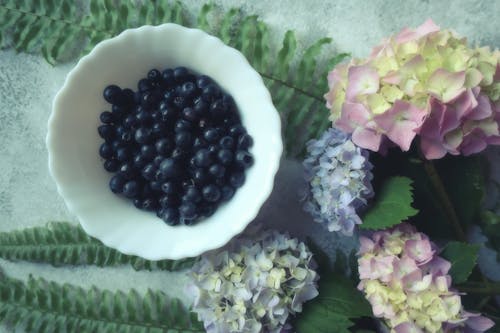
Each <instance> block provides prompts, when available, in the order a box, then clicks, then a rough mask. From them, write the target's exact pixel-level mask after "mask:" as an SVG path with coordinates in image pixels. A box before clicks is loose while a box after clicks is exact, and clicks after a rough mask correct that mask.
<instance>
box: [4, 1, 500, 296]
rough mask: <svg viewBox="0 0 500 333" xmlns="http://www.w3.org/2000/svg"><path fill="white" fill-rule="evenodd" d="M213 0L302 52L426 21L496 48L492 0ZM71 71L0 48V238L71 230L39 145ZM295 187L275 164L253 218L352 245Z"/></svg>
mask: <svg viewBox="0 0 500 333" xmlns="http://www.w3.org/2000/svg"><path fill="white" fill-rule="evenodd" d="M184 3H185V4H186V6H188V7H189V8H191V9H193V10H195V9H197V8H199V7H200V6H201V4H202V2H201V1H198V0H187V1H184ZM215 3H217V4H219V5H220V6H222V7H223V8H229V7H242V8H243V10H244V12H245V13H248V14H258V15H259V16H260V17H261V18H262V19H263V20H264V21H265V22H267V23H268V24H269V25H270V26H271V28H272V33H273V39H274V40H276V41H279V40H280V39H281V36H282V35H283V33H284V32H285V31H286V30H287V29H294V30H295V31H296V33H297V37H298V39H299V44H301V45H308V44H310V43H311V42H312V41H314V40H316V39H317V38H321V37H325V36H329V37H332V38H333V40H334V47H335V49H336V50H338V51H341V52H351V53H352V54H353V55H354V56H365V55H367V54H368V52H369V49H370V48H371V46H372V45H374V44H376V43H378V42H379V41H380V40H381V38H383V37H384V36H387V35H389V34H392V33H395V32H397V31H399V30H400V29H401V28H402V27H404V26H416V25H418V24H420V23H422V22H423V21H424V20H425V19H427V18H428V17H431V18H433V19H434V20H435V22H436V23H437V24H439V25H441V26H442V27H449V28H453V29H455V30H456V31H457V32H459V33H460V34H462V35H464V36H468V37H469V39H470V40H471V41H472V42H473V43H478V44H481V45H490V46H493V47H499V46H500V34H499V33H498V31H500V21H498V14H499V13H500V1H499V0H485V1H479V0H455V1H451V0H449V1H440V0H434V1H424V0H422V1H417V0H408V1H397V0H392V1H388V0H386V1H383V0H376V1H366V0H355V1H337V0H327V1H326V0H310V1H303V0H293V1H292V0H288V1H285V0H282V1H263V0H254V1H244V0H216V1H215ZM72 66H74V63H70V64H67V65H62V66H56V67H52V66H50V65H48V64H47V63H46V62H45V61H44V60H43V58H42V57H40V56H32V55H26V54H16V53H15V52H13V51H0V142H1V144H0V221H1V223H0V231H7V230H12V229H19V228H24V227H28V226H37V225H43V224H44V223H46V222H47V221H49V220H59V221H60V220H67V221H71V222H74V223H76V219H75V217H74V216H72V215H71V214H70V213H69V212H68V211H67V209H66V207H65V206H64V203H63V201H62V199H61V198H60V197H59V196H58V194H57V192H56V189H55V185H54V183H53V181H52V179H51V178H50V176H49V174H48V169H47V152H46V149H45V142H44V141H45V135H46V123H47V119H48V116H49V113H50V110H51V102H52V99H53V97H54V95H55V93H56V92H57V90H58V89H59V88H60V87H61V85H62V83H63V81H64V77H65V75H66V73H67V72H68V71H69V70H70V69H71V68H72ZM300 182H301V181H300V165H299V164H297V163H293V162H289V161H287V162H285V163H283V166H282V169H281V170H280V173H279V175H278V177H277V183H276V188H275V192H274V193H273V196H272V198H271V199H270V201H269V202H268V203H267V204H266V205H265V206H264V209H263V212H262V213H261V215H260V216H259V220H261V221H263V222H266V223H271V224H272V225H276V226H278V227H279V228H280V229H289V230H291V232H292V233H293V234H312V235H313V236H314V238H315V239H316V240H317V241H318V242H319V243H321V244H322V245H323V246H324V247H325V248H326V249H327V250H328V251H329V252H330V253H332V252H333V251H334V249H335V248H336V247H338V246H340V247H352V242H351V241H349V240H346V239H341V237H337V236H332V235H330V234H328V233H324V232H322V230H321V229H319V228H318V226H317V225H315V224H313V223H311V222H310V220H309V219H308V218H307V216H306V215H305V214H303V213H302V212H301V210H300V207H299V205H298V202H297V198H298V195H297V192H295V189H296V188H297V187H298V186H299V185H300ZM0 266H1V267H2V268H3V269H4V270H5V272H6V273H7V274H9V275H10V276H13V277H17V278H22V279H25V278H27V276H28V275H29V274H34V275H37V276H43V277H45V278H47V279H50V280H56V281H60V282H71V283H73V284H77V285H81V286H90V285H93V284H95V285H98V286H100V287H103V288H109V289H123V290H127V289H129V288H131V287H135V288H137V289H139V290H140V291H145V290H146V289H147V288H152V289H161V290H164V291H165V292H167V293H169V294H171V295H173V296H177V297H180V298H181V299H183V300H184V301H186V299H185V297H184V296H183V293H182V286H183V284H184V283H185V281H186V276H185V273H183V272H180V273H168V272H152V273H147V272H134V271H133V270H132V269H131V268H129V267H120V268H106V269H100V268H94V267H84V268H82V267H77V268H57V269H56V268H53V267H51V266H47V265H37V264H26V263H8V262H5V261H3V260H0Z"/></svg>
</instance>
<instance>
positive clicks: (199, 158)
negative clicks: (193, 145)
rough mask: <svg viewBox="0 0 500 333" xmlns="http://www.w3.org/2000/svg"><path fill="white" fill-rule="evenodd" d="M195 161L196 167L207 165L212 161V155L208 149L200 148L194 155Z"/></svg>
mask: <svg viewBox="0 0 500 333" xmlns="http://www.w3.org/2000/svg"><path fill="white" fill-rule="evenodd" d="M194 158H195V163H196V165H197V166H198V167H200V168H202V167H207V166H209V165H210V164H211V163H212V156H211V154H210V152H209V151H208V149H205V148H202V149H200V150H198V151H197V152H196V154H195V155H194Z"/></svg>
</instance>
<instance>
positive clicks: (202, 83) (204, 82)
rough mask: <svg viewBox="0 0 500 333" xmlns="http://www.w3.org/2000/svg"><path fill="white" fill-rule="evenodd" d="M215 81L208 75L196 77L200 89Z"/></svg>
mask: <svg viewBox="0 0 500 333" xmlns="http://www.w3.org/2000/svg"><path fill="white" fill-rule="evenodd" d="M211 83H213V81H212V79H211V78H210V77H208V76H206V75H200V76H199V77H198V78H197V79H196V85H197V86H198V88H200V89H203V88H205V87H206V86H208V85H209V84H211Z"/></svg>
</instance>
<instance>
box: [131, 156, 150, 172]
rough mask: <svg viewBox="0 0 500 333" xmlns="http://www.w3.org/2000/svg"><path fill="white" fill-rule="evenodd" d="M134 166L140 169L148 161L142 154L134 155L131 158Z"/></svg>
mask: <svg viewBox="0 0 500 333" xmlns="http://www.w3.org/2000/svg"><path fill="white" fill-rule="evenodd" d="M133 163H134V168H136V169H142V168H144V166H146V163H148V160H147V159H146V158H145V157H144V156H143V155H135V156H134V158H133Z"/></svg>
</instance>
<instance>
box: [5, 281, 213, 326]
mask: <svg viewBox="0 0 500 333" xmlns="http://www.w3.org/2000/svg"><path fill="white" fill-rule="evenodd" d="M145 305H147V306H145ZM138 313H139V314H140V315H138ZM0 323H2V324H4V325H5V326H6V327H8V328H10V329H11V331H14V330H16V331H17V330H22V331H26V332H54V331H56V332H61V331H70V332H165V331H168V332H182V333H184V332H205V330H204V329H203V325H202V324H201V323H200V322H198V320H196V318H194V316H193V314H192V313H191V312H190V311H189V310H187V309H186V308H185V307H184V306H183V305H182V304H181V303H180V302H179V301H178V300H177V299H169V298H168V297H167V295H165V294H164V293H162V292H159V291H152V290H148V292H147V293H146V295H144V296H141V295H140V294H139V293H137V291H135V290H131V291H130V292H129V293H128V295H126V294H125V293H123V292H122V291H117V292H111V291H108V290H99V289H97V288H96V287H92V288H91V289H90V290H85V289H83V288H81V287H78V286H74V285H71V284H67V283H65V284H63V285H60V284H57V283H55V282H49V281H46V280H44V279H40V278H38V279H35V278H33V277H31V276H30V277H29V279H28V281H27V282H22V281H20V280H16V279H12V278H9V277H5V276H2V277H1V278H0Z"/></svg>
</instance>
